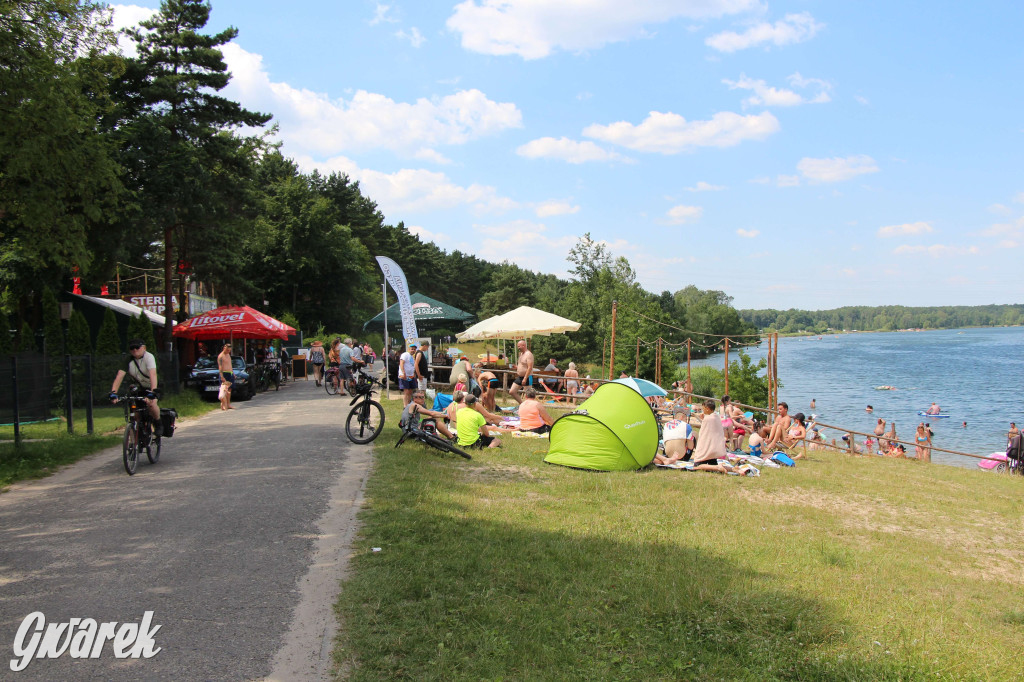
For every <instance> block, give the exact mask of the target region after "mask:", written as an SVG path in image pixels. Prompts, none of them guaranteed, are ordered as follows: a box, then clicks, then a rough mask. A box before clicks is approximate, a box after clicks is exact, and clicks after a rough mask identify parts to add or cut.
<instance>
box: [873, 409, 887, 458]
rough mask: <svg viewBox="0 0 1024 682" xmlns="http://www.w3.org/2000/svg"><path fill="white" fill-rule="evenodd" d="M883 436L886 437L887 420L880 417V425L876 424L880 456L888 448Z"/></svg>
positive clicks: (876, 438) (876, 437)
mask: <svg viewBox="0 0 1024 682" xmlns="http://www.w3.org/2000/svg"><path fill="white" fill-rule="evenodd" d="M883 435H885V420H884V419H882V418H881V417H879V418H878V423H877V424H875V440H877V441H878V454H882V450H883V449H885V448H886V447H887V446H886V444H885V443H884V442H883V441H882V436H883Z"/></svg>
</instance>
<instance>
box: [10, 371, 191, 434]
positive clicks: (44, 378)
mask: <svg viewBox="0 0 1024 682" xmlns="http://www.w3.org/2000/svg"><path fill="white" fill-rule="evenodd" d="M156 358H157V381H158V385H159V387H160V390H161V392H162V393H163V394H164V395H170V394H175V393H178V392H180V390H181V377H180V366H179V362H178V355H177V353H173V352H162V353H157V354H156ZM129 359H130V358H129V357H128V355H126V354H124V355H105V356H104V355H100V356H96V355H65V356H63V357H61V356H55V355H44V354H41V353H17V354H15V355H8V356H0V425H13V426H14V439H15V443H16V444H20V442H21V426H22V425H24V424H30V423H35V422H42V421H55V420H59V419H64V420H65V422H66V423H67V428H68V433H74V432H75V430H76V428H77V429H78V430H79V431H81V430H82V428H83V427H84V429H85V431H86V432H87V433H92V430H93V421H92V408H93V406H95V405H99V404H107V403H108V397H107V396H108V395H109V393H110V387H111V385H112V384H113V382H114V377H115V376H116V375H117V372H118V370H122V369H124V370H126V369H127V368H128V362H129ZM76 409H77V410H79V411H83V410H84V413H85V420H84V424H76V423H75V418H74V417H75V410H76Z"/></svg>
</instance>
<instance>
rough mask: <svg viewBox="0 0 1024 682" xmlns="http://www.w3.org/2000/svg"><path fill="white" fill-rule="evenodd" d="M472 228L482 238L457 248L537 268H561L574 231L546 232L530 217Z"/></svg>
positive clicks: (563, 266)
mask: <svg viewBox="0 0 1024 682" xmlns="http://www.w3.org/2000/svg"><path fill="white" fill-rule="evenodd" d="M473 232H474V233H475V234H477V235H482V236H483V238H482V239H480V240H479V241H475V242H473V243H467V244H464V245H463V246H462V247H461V248H462V249H463V250H464V251H466V252H467V253H475V254H476V255H478V256H479V257H480V258H483V259H485V260H490V261H492V262H495V263H499V262H502V261H506V260H507V261H510V262H512V263H515V264H517V265H519V266H520V267H523V268H526V269H528V270H540V271H541V272H556V273H557V272H560V271H563V270H564V269H565V257H566V255H568V253H569V249H571V248H572V247H573V246H575V245H576V241H577V237H576V236H575V235H565V236H561V237H556V236H553V235H549V234H548V233H547V226H546V225H544V224H543V223H536V222H533V221H531V220H512V221H509V222H506V223H500V224H474V225H473ZM538 258H539V259H540V260H538Z"/></svg>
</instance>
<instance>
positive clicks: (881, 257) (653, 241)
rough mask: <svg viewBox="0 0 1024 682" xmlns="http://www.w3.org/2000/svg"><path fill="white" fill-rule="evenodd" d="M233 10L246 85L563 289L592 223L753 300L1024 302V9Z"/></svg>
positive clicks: (563, 5)
mask: <svg viewBox="0 0 1024 682" xmlns="http://www.w3.org/2000/svg"><path fill="white" fill-rule="evenodd" d="M212 4H213V12H212V15H211V21H210V24H209V26H208V28H209V30H210V31H211V32H212V31H216V30H220V29H222V28H224V27H226V26H229V25H230V26H235V27H236V28H238V29H239V36H238V38H237V39H236V40H235V41H234V42H233V43H232V44H230V45H228V46H227V47H226V49H225V57H226V58H227V61H228V64H229V66H230V69H231V72H232V74H233V76H234V78H233V80H232V83H231V85H230V86H229V87H228V89H227V90H226V94H227V95H228V96H230V97H232V98H234V99H237V100H238V101H240V102H241V103H242V104H243V105H245V106H246V107H249V108H252V109H257V110H260V111H265V112H268V113H271V114H273V115H274V119H275V123H276V124H277V125H278V126H279V135H278V138H279V140H280V141H281V142H282V144H283V146H282V151H283V153H284V154H286V155H287V156H289V157H291V158H293V159H295V160H296V161H297V162H298V163H299V165H300V167H301V168H302V169H303V170H304V171H312V170H313V169H319V170H321V171H322V172H331V171H342V172H345V173H348V174H349V175H350V176H351V177H352V178H353V179H355V180H358V181H359V182H360V186H361V187H362V188H363V191H364V193H365V194H366V195H368V196H369V197H370V198H372V199H373V200H374V201H376V202H377V204H378V206H379V208H380V210H381V211H382V212H383V213H384V215H385V217H386V220H387V222H388V223H390V224H397V223H398V222H399V221H403V222H404V223H405V225H406V226H407V227H408V228H409V229H410V230H411V231H413V232H415V233H418V234H419V235H420V236H421V238H422V239H424V240H429V241H434V242H435V243H437V244H438V246H440V247H441V248H444V249H446V250H448V251H452V250H455V249H459V250H461V251H464V252H468V253H474V254H477V255H478V256H480V257H482V258H486V259H488V260H492V261H502V260H508V261H511V262H515V263H517V264H519V265H521V266H523V267H527V268H529V269H532V270H539V271H542V272H549V273H554V274H558V275H561V276H565V275H566V271H567V269H568V267H569V266H568V264H567V262H566V261H565V255H566V253H567V252H568V250H569V249H570V248H571V247H572V245H573V244H575V243H576V240H577V238H578V237H579V236H580V235H582V234H584V233H586V232H589V233H591V235H592V236H593V237H594V238H595V239H598V240H601V241H603V242H606V243H607V244H608V248H609V250H610V251H611V252H612V253H613V254H615V255H617V256H625V257H627V258H628V259H629V260H630V262H631V264H632V265H633V268H634V269H635V270H636V272H637V277H638V280H639V281H640V283H641V284H642V285H643V286H644V287H645V288H647V289H648V290H650V291H653V292H656V293H659V292H661V291H663V290H669V291H676V290H678V289H681V288H683V287H685V286H686V285H688V284H695V285H696V286H698V287H700V288H702V289H719V290H722V291H725V292H726V293H727V294H729V295H730V296H732V297H733V298H734V304H735V305H736V306H737V307H740V308H768V307H771V308H791V307H795V308H806V309H824V308H833V307H838V306H842V305H888V304H901V305H976V304H986V303H1020V302H1024V296H1022V295H1021V291H1022V288H1021V284H1022V280H1024V275H1022V273H1024V267H1022V265H1021V262H1022V261H1024V248H1022V247H1024V173H1022V171H1021V165H1022V164H1021V160H1022V159H1024V88H1022V87H1021V75H1022V74H1024V50H1022V49H1021V47H1020V45H1021V44H1020V39H1019V27H1020V26H1022V25H1024V3H1019V2H979V3H971V4H969V5H964V4H963V3H953V2H946V1H941V0H937V1H935V2H931V3H905V2H904V3H900V2H891V1H889V2H875V1H873V0H859V1H858V2H815V1H813V0H805V1H800V0H792V1H789V2H758V1H756V0H676V1H672V0H631V1H630V2H621V0H574V1H573V2H553V1H548V0H501V1H496V0H467V1H466V2H460V3H457V2H429V1H427V2H423V1H421V2H401V1H395V2H389V3H386V4H385V3H381V2H375V1H373V0H347V1H345V2H324V1H320V0H317V1H311V2H297V3H292V4H291V5H290V6H289V7H288V8H287V10H283V11H282V5H281V4H280V3H279V2H274V3H271V2H266V1H265V0H245V1H242V0H214V1H213V3H212ZM157 7H158V3H156V2H150V3H147V4H146V5H144V6H143V5H114V8H115V15H116V21H117V23H119V24H126V23H127V24H134V23H135V22H136V21H138V20H139V19H140V18H142V17H144V16H146V15H147V14H148V13H150V12H151V11H152V10H153V9H155V8H157ZM399 261H400V259H399Z"/></svg>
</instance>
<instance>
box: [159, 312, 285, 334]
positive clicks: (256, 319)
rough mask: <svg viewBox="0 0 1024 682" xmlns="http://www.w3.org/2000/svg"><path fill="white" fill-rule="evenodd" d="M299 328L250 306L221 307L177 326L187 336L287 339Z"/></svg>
mask: <svg viewBox="0 0 1024 682" xmlns="http://www.w3.org/2000/svg"><path fill="white" fill-rule="evenodd" d="M293 334H295V329H294V328H293V327H289V326H288V325H286V324H285V323H284V322H280V321H279V320H275V319H274V318H272V317H271V316H270V315H264V314H263V313H261V312H259V311H258V310H253V309H252V308H250V307H249V306H244V305H243V306H231V305H228V306H221V307H220V308H214V309H213V310H210V311H207V312H205V313H203V314H202V315H196V316H195V317H193V318H190V319H188V320H185V321H184V322H181V323H179V324H176V325H174V335H175V336H183V337H185V338H187V339H194V340H197V341H198V340H202V339H226V338H228V337H234V338H237V339H287V338H288V337H289V336H292V335H293Z"/></svg>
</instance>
